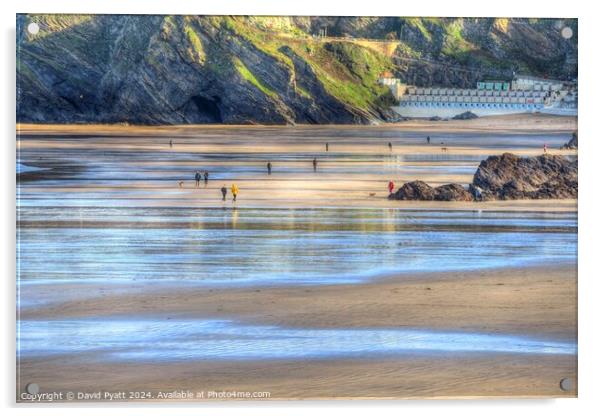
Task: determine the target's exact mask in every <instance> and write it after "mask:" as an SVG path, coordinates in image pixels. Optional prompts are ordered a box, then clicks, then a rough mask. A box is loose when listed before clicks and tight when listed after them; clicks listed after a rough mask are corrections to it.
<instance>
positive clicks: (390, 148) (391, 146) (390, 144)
mask: <svg viewBox="0 0 602 416" xmlns="http://www.w3.org/2000/svg"><path fill="white" fill-rule="evenodd" d="M392 151H393V144H392V143H391V142H389V152H392Z"/></svg>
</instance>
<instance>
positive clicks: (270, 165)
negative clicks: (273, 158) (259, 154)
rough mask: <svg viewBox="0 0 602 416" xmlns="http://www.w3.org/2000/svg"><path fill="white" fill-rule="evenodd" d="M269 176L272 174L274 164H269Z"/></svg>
mask: <svg viewBox="0 0 602 416" xmlns="http://www.w3.org/2000/svg"><path fill="white" fill-rule="evenodd" d="M267 166H268V175H271V174H272V162H268V165H267Z"/></svg>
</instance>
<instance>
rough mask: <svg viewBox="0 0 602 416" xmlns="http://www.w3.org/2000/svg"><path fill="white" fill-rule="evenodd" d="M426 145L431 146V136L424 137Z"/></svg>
mask: <svg viewBox="0 0 602 416" xmlns="http://www.w3.org/2000/svg"><path fill="white" fill-rule="evenodd" d="M426 144H431V136H426Z"/></svg>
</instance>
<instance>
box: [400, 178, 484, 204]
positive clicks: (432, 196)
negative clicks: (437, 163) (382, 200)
mask: <svg viewBox="0 0 602 416" xmlns="http://www.w3.org/2000/svg"><path fill="white" fill-rule="evenodd" d="M389 199H398V200H406V201H433V200H435V201H472V195H471V194H470V193H469V192H468V191H467V190H466V189H464V187H463V186H462V185H460V184H458V183H451V184H447V185H442V186H438V187H436V188H433V187H432V186H430V185H428V184H427V183H425V182H423V181H413V182H407V183H405V184H404V185H403V186H402V187H401V188H399V189H398V190H397V192H395V193H393V194H391V195H389Z"/></svg>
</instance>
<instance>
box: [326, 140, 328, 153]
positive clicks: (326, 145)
mask: <svg viewBox="0 0 602 416" xmlns="http://www.w3.org/2000/svg"><path fill="white" fill-rule="evenodd" d="M326 151H327V152H328V142H326Z"/></svg>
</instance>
